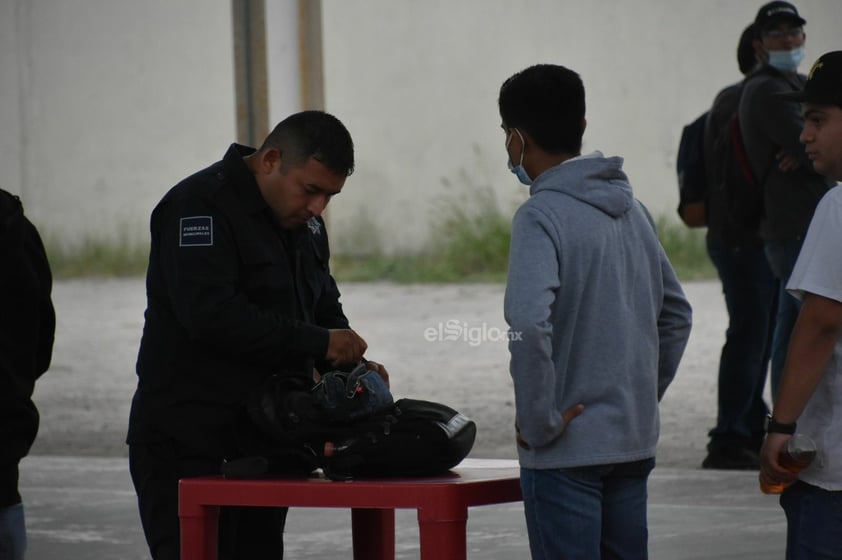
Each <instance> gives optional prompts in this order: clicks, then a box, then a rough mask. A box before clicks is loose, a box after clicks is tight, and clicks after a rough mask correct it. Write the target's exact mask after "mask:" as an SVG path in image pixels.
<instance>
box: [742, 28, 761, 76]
mask: <svg viewBox="0 0 842 560" xmlns="http://www.w3.org/2000/svg"><path fill="white" fill-rule="evenodd" d="M759 37H760V33H759V32H758V30H757V26H756V25H755V24H753V23H752V24H750V25H749V26H748V27H746V28H745V29H743V33H742V35H740V42H739V43H738V44H737V64H739V66H740V72H742V73H743V74H748V73H749V72H751V71H752V70H754V68H755V67H756V66H757V54H756V53H755V52H754V40H755V39H758V38H759Z"/></svg>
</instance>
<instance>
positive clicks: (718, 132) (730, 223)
mask: <svg viewBox="0 0 842 560" xmlns="http://www.w3.org/2000/svg"><path fill="white" fill-rule="evenodd" d="M756 35H757V32H756V27H755V25H754V24H751V25H749V26H748V27H746V29H745V30H744V31H743V33H742V35H741V36H740V40H739V44H738V46H737V62H738V64H739V67H740V72H742V73H743V75H745V76H748V75H750V74H751V72H753V71H754V70H755V69H756V67H757V55H756V52H755V45H754V43H755V37H756ZM746 80H747V79H746ZM745 83H746V81H745V80H744V81H741V82H738V83H736V84H732V85H730V86H728V87H726V88H725V89H723V90H722V91H720V92H719V94H717V96H716V99H715V100H714V102H713V105H712V107H711V109H710V112H709V113H708V118H707V122H706V125H705V160H706V161H705V168H706V175H707V178H708V199H707V214H708V230H707V238H706V241H707V251H708V256H709V257H710V260H711V262H713V264H714V266H715V267H716V270H717V273H718V274H719V279H720V280H721V282H722V293H723V294H724V296H725V306H726V308H727V309H728V329H727V331H726V332H725V344H724V346H723V347H722V354H721V356H720V360H719V375H718V383H717V387H718V391H717V418H716V426H715V427H714V428H713V429H712V430H711V431H710V434H709V435H710V442H709V443H708V446H707V447H708V454H707V456H706V457H705V459H704V461H702V468H705V469H738V470H742V469H757V468H758V467H759V457H758V455H757V452H758V451H759V450H760V445H761V444H762V443H763V436H764V434H765V432H764V431H763V422H764V420H765V418H766V414H767V413H768V408H767V407H766V404H765V402H764V401H763V389H764V387H765V386H766V370H767V369H768V366H769V346H770V342H771V341H770V339H771V336H770V334H771V332H772V326H773V324H774V323H773V321H774V315H773V314H774V308H775V301H776V298H777V281H776V280H775V277H774V276H773V275H772V271H771V270H770V268H769V263H768V262H767V261H766V256H765V255H764V253H763V240H762V239H761V238H760V236H759V235H758V233H757V231H756V228H755V227H752V226H750V225H748V224H746V223H744V222H742V221H741V220H740V219H739V218H738V217H737V216H736V215H735V214H734V213H733V212H732V211H731V208H730V207H729V202H730V201H729V197H728V194H727V193H728V192H729V189H733V188H736V187H735V185H739V184H740V181H739V178H738V177H734V176H733V175H732V174H733V173H734V172H735V171H736V172H739V169H731V168H730V166H729V165H727V164H726V162H727V161H728V158H729V156H730V155H731V154H729V153H727V152H732V151H733V150H734V146H733V145H732V144H731V142H730V135H731V130H730V126H731V120H732V119H733V118H735V117H734V115H735V114H736V113H737V108H738V107H739V104H740V96H741V94H742V91H743V87H744V85H745Z"/></svg>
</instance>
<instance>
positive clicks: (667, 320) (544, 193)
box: [499, 64, 691, 560]
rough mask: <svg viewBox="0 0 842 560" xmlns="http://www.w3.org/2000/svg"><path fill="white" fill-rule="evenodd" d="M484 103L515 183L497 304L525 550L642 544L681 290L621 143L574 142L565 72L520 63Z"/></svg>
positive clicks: (578, 109) (681, 310) (682, 325)
mask: <svg viewBox="0 0 842 560" xmlns="http://www.w3.org/2000/svg"><path fill="white" fill-rule="evenodd" d="M499 110H500V116H501V118H502V127H503V132H504V133H505V136H506V152H507V156H508V161H509V167H510V168H511V170H512V172H513V173H515V175H516V176H517V178H518V180H519V181H520V182H521V183H523V184H525V185H529V195H530V196H529V199H528V200H527V201H526V202H525V203H524V204H523V205H522V206H521V207H520V208H519V209H518V210H517V212H516V213H515V216H514V218H513V221H512V234H511V249H510V253H509V269H508V279H507V283H506V293H505V301H504V314H505V318H506V321H507V323H508V324H509V328H510V343H509V351H510V353H511V361H510V365H509V371H510V373H511V376H512V380H513V382H514V393H515V414H516V419H517V420H516V432H515V436H516V437H515V439H516V442H517V451H518V457H519V460H520V466H521V487H522V490H523V499H524V512H525V515H526V525H527V530H528V534H529V547H530V551H531V554H532V558H533V559H536V560H539V559H548V560H549V559H557V558H568V557H571V558H600V557H603V558H606V557H611V558H629V559H630V558H646V556H647V549H648V528H647V517H646V502H647V497H646V496H647V481H648V477H649V473H650V472H651V470H652V468H653V467H654V465H655V450H656V444H657V441H658V435H659V416H658V403H659V401H660V399H661V397H662V396H663V395H664V392H665V391H666V390H667V387H668V386H669V384H670V382H671V381H672V379H673V377H674V376H675V372H676V369H677V368H678V363H679V361H680V359H681V356H682V354H683V352H684V347H685V345H686V343H687V339H688V337H689V335H690V324H691V309H690V304H689V303H688V302H687V299H686V298H685V297H684V293H683V291H682V289H681V285H680V284H679V282H678V280H677V279H676V276H675V272H674V271H673V268H672V266H671V264H670V262H669V260H668V259H667V256H666V254H665V253H664V249H663V247H661V244H660V242H659V241H658V235H657V232H656V231H655V224H654V222H653V221H652V218H651V216H650V215H649V213H648V211H647V210H646V209H645V208H644V206H643V205H642V204H641V203H640V202H639V201H638V200H637V199H635V197H634V193H633V192H632V187H631V185H630V184H629V182H628V178H627V177H626V174H625V173H624V172H623V169H622V164H623V160H622V158H619V157H604V156H603V155H602V154H601V153H599V152H593V153H590V154H587V155H582V154H581V147H582V135H583V133H584V130H585V90H584V86H583V84H582V81H581V79H580V77H579V75H578V74H577V73H575V72H573V71H572V70H570V69H568V68H564V67H562V66H556V65H551V64H540V65H536V66H532V67H529V68H527V69H525V70H523V71H521V72H518V73H517V74H515V75H513V76H511V77H510V78H509V79H507V80H506V81H505V82H504V83H503V85H502V87H501V88H500V95H499Z"/></svg>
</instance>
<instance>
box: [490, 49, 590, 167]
mask: <svg viewBox="0 0 842 560" xmlns="http://www.w3.org/2000/svg"><path fill="white" fill-rule="evenodd" d="M499 106H500V117H501V118H502V119H503V126H505V127H506V128H517V129H518V130H521V131H524V132H527V133H529V135H530V136H531V137H532V139H533V140H534V141H535V142H536V143H537V144H538V146H540V147H541V148H542V149H544V150H545V151H547V152H550V153H571V154H578V153H579V151H580V150H581V149H582V134H584V132H585V126H584V118H585V86H584V85H583V84H582V79H581V78H580V77H579V74H577V73H576V72H574V71H572V70H570V69H568V68H565V67H564V66H556V65H554V64H537V65H535V66H530V67H529V68H527V69H525V70H522V71H520V72H518V73H517V74H515V75H514V76H512V77H510V78H509V79H507V80H506V81H505V82H503V85H502V87H501V88H500V98H499Z"/></svg>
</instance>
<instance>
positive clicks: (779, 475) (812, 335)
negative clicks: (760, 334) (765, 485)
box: [761, 293, 842, 483]
mask: <svg viewBox="0 0 842 560" xmlns="http://www.w3.org/2000/svg"><path fill="white" fill-rule="evenodd" d="M840 331H842V302H839V301H836V300H834V299H830V298H826V297H822V296H820V295H816V294H811V293H805V294H804V300H803V303H802V306H801V311H800V313H799V314H798V319H797V321H796V322H795V327H794V328H793V331H792V335H791V337H790V343H789V351H788V352H787V357H786V362H785V364H784V373H783V378H782V379H781V385H780V388H779V389H778V395H777V399H776V400H775V408H774V411H773V412H772V417H773V418H774V419H775V420H776V421H777V422H779V423H781V424H791V423H794V422H797V421H798V417H799V416H801V413H802V412H803V411H804V407H805V406H807V402H808V401H809V400H810V397H811V396H812V395H813V393H814V392H815V390H816V387H817V386H818V384H819V382H820V381H821V379H822V377H823V376H824V373H825V371H826V368H827V364H828V362H829V360H830V356H831V354H832V353H833V348H834V346H835V344H836V341H837V340H838V338H839V333H840ZM789 438H790V436H789V435H786V434H769V435H768V436H767V437H766V441H765V442H764V444H763V449H762V451H761V461H762V464H761V471H762V474H761V476H763V477H765V478H766V479H767V480H770V481H772V482H774V483H780V482H788V481H791V480H792V479H794V478H795V475H792V474H791V473H789V472H788V471H786V470H784V469H782V468H781V466H780V464H779V463H778V456H779V454H780V452H781V451H782V449H783V448H784V447H785V446H786V442H787V440H789Z"/></svg>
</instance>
